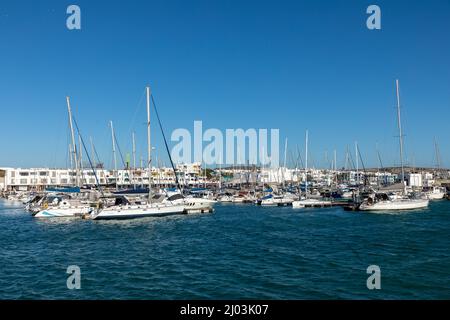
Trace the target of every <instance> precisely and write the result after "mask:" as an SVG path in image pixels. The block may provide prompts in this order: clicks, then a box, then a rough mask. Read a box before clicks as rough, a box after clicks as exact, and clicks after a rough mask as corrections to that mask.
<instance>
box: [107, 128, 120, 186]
mask: <svg viewBox="0 0 450 320" xmlns="http://www.w3.org/2000/svg"><path fill="white" fill-rule="evenodd" d="M109 125H110V126H111V139H112V152H113V159H114V178H115V181H116V190H117V189H118V187H117V158H116V140H115V139H114V126H113V122H112V121H109Z"/></svg>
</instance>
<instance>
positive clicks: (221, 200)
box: [218, 196, 233, 202]
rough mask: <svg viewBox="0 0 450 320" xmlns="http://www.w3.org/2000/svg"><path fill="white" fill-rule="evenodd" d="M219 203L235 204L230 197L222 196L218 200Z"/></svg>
mask: <svg viewBox="0 0 450 320" xmlns="http://www.w3.org/2000/svg"><path fill="white" fill-rule="evenodd" d="M218 201H219V202H233V198H232V197H229V196H222V197H220V198H219V200H218Z"/></svg>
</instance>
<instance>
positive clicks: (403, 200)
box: [359, 80, 429, 211]
mask: <svg viewBox="0 0 450 320" xmlns="http://www.w3.org/2000/svg"><path fill="white" fill-rule="evenodd" d="M395 84H396V91H397V121H398V130H399V133H400V135H399V139H400V140H399V142H400V164H401V175H402V185H403V188H404V189H403V195H402V197H395V198H390V197H388V196H386V197H385V196H383V194H378V195H377V194H374V195H371V196H370V197H369V198H368V199H366V200H365V201H364V202H363V203H361V205H360V206H359V210H362V211H380V210H383V211H384V210H386V211H390V210H412V209H422V208H426V207H427V206H428V203H429V200H428V199H410V198H408V197H407V194H406V185H405V170H404V167H403V133H402V123H401V115H400V94H399V86H398V80H396V81H395Z"/></svg>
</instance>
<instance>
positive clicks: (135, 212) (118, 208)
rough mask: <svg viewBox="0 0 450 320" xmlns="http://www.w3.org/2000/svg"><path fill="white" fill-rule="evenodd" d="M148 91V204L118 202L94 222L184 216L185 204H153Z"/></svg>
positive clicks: (99, 211)
mask: <svg viewBox="0 0 450 320" xmlns="http://www.w3.org/2000/svg"><path fill="white" fill-rule="evenodd" d="M146 91H147V143H148V150H147V152H148V174H149V177H148V179H149V180H148V184H149V188H148V190H149V191H148V202H147V203H145V204H132V203H130V202H129V201H127V199H126V198H124V197H122V198H121V199H125V201H117V199H116V203H115V204H114V205H113V206H110V207H106V208H99V209H97V210H95V211H94V212H93V213H92V214H91V218H92V219H94V220H101V219H132V218H142V217H160V216H168V215H175V214H182V213H184V210H185V204H184V203H180V204H176V203H172V202H170V201H168V202H160V203H153V202H152V191H151V190H152V186H151V180H152V176H151V172H152V170H151V150H152V148H151V140H150V87H147V88H146Z"/></svg>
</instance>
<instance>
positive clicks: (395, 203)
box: [359, 193, 429, 211]
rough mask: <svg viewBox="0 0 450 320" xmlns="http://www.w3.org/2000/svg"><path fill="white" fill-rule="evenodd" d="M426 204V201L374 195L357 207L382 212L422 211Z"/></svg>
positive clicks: (379, 194) (383, 194) (380, 194)
mask: <svg viewBox="0 0 450 320" xmlns="http://www.w3.org/2000/svg"><path fill="white" fill-rule="evenodd" d="M428 203H429V200H428V199H411V198H402V197H395V198H392V197H390V196H389V195H387V194H385V193H376V194H372V195H370V196H369V197H368V198H367V199H366V200H364V201H363V202H362V203H361V205H360V206H359V210H361V211H382V210H412V209H423V208H426V207H427V206H428Z"/></svg>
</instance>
